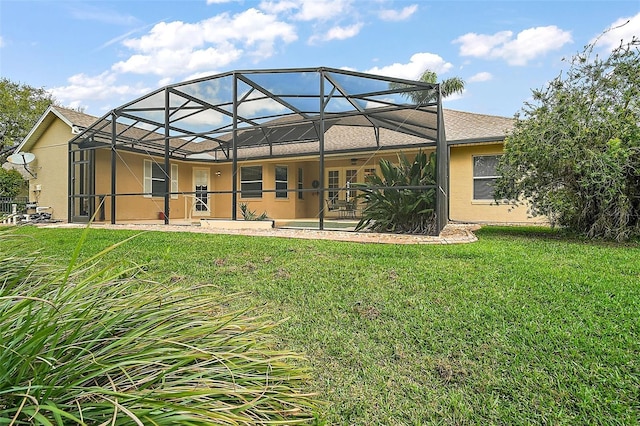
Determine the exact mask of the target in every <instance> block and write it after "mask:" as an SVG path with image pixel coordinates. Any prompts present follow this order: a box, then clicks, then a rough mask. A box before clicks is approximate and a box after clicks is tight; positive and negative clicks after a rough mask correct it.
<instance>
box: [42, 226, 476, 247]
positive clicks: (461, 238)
mask: <svg viewBox="0 0 640 426" xmlns="http://www.w3.org/2000/svg"><path fill="white" fill-rule="evenodd" d="M38 226H41V227H43V228H82V227H85V226H86V225H83V224H68V223H55V224H40V225H38ZM92 227H94V228H96V229H129V230H136V231H164V232H197V233H203V234H226V235H248V236H263V237H278V238H300V239H308V240H333V241H348V242H356V243H377V244H460V243H471V242H474V241H477V238H476V236H475V235H474V233H473V231H474V230H476V229H478V228H479V226H478V225H466V224H449V225H447V226H446V227H445V228H444V229H443V230H442V233H441V234H440V235H439V236H437V237H435V236H426V235H406V234H381V233H375V232H353V231H319V230H316V229H287V228H272V229H214V228H203V227H200V226H185V225H151V224H146V225H136V224H122V225H111V224H94V225H92Z"/></svg>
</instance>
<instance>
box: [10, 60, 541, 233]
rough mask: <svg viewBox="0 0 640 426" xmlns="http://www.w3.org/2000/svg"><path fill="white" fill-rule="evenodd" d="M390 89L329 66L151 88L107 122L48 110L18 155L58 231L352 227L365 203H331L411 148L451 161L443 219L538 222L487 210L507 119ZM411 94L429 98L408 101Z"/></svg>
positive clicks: (508, 209) (443, 183) (509, 209)
mask: <svg viewBox="0 0 640 426" xmlns="http://www.w3.org/2000/svg"><path fill="white" fill-rule="evenodd" d="M391 80H392V79H391ZM303 82H304V85H303V84H302V83H303ZM389 82H390V79H387V78H384V77H379V76H371V75H367V74H360V73H352V72H348V71H343V70H335V69H327V68H321V69H297V70H271V71H251V72H233V73H227V74H222V75H219V76H213V77H210V78H205V79H200V80H194V81H191V82H185V83H180V84H178V85H173V86H168V87H166V88H163V89H159V90H157V91H155V92H152V93H150V94H149V95H147V96H145V97H142V98H140V99H137V100H135V101H132V102H130V103H128V104H126V105H123V106H122V107H120V108H117V109H115V110H113V111H112V112H111V113H109V114H107V115H105V116H103V117H102V118H97V117H93V116H90V115H87V114H83V113H80V112H77V111H73V110H69V109H66V108H61V107H56V106H53V107H51V108H49V109H48V110H47V111H46V112H45V114H44V115H43V116H42V118H41V119H40V120H39V121H38V123H37V124H36V125H35V126H34V128H33V129H32V130H31V132H30V133H29V134H28V136H27V137H26V138H25V140H24V141H23V142H22V144H21V145H20V146H19V147H18V148H17V150H16V152H30V153H33V154H34V155H35V158H36V160H35V161H34V163H33V164H31V165H30V167H31V168H32V170H33V171H34V172H35V173H34V174H35V176H36V177H34V178H31V179H30V182H29V194H30V199H31V201H33V202H37V204H38V205H39V206H42V207H48V208H49V211H50V212H51V214H52V216H53V218H55V219H58V220H62V221H71V222H82V221H87V220H89V219H90V218H91V217H94V218H95V220H97V221H110V222H112V223H117V222H122V221H148V220H161V221H164V222H165V223H170V222H171V221H176V220H180V221H183V220H186V221H194V220H198V219H202V218H219V219H237V218H238V215H239V213H238V208H239V205H240V204H247V205H248V207H249V209H250V210H253V211H256V212H258V213H261V212H266V213H267V214H268V216H269V217H270V218H272V219H277V220H285V219H318V218H319V219H320V224H321V227H322V221H323V219H324V218H334V217H336V218H337V217H354V216H355V217H357V215H358V212H359V208H360V207H361V206H358V205H357V204H355V205H354V204H350V206H351V207H355V209H351V208H350V209H349V211H345V210H344V209H342V208H340V207H339V206H338V205H337V204H336V203H334V201H337V200H343V201H351V203H357V200H355V199H354V196H355V191H354V190H353V189H351V184H353V183H356V182H364V180H365V176H366V175H367V174H370V173H376V169H377V167H378V163H379V160H380V159H382V158H387V159H390V160H391V161H396V160H397V155H398V153H400V152H402V153H404V154H405V155H406V156H407V157H408V158H411V157H412V156H413V155H415V153H416V152H418V150H423V151H436V152H437V154H438V156H439V157H440V158H445V159H446V160H447V161H446V162H444V164H442V163H441V162H439V163H438V166H439V183H438V192H439V196H440V193H442V197H441V198H439V202H440V203H441V205H440V208H439V210H438V212H439V213H440V214H441V216H446V217H443V218H442V219H443V221H444V223H446V222H449V221H459V222H478V223H529V222H532V221H534V219H532V218H530V217H529V216H528V214H527V211H526V207H517V208H514V207H513V206H507V205H495V203H494V202H493V194H492V189H491V183H492V182H493V180H494V179H495V177H496V176H495V166H496V161H497V158H498V156H499V155H500V154H501V153H502V150H503V142H504V139H505V136H506V134H507V133H508V132H509V131H510V129H511V128H512V126H513V119H510V118H505V117H497V116H490V115H482V114H474V113H467V112H462V111H455V110H449V109H444V108H442V107H441V106H440V105H441V103H440V98H439V96H438V87H437V85H426V84H425V83H420V82H410V81H403V80H400V81H396V80H393V82H394V83H398V82H400V83H402V84H403V85H404V86H403V87H404V89H403V90H402V89H401V90H400V91H398V89H397V85H396V86H391V85H390V84H389ZM285 83H286V84H285ZM310 83H315V84H310ZM291 84H293V87H295V90H292V89H289V88H287V87H292V86H290V85H291ZM390 86H391V87H393V88H392V89H390ZM301 87H302V88H301ZM318 87H319V89H318ZM412 90H413V91H418V90H420V91H425V90H433V91H434V97H435V99H434V101H433V102H432V103H430V104H426V105H425V104H421V105H412V104H410V103H407V99H408V98H410V94H411V91H412ZM407 93H408V94H409V95H407ZM444 203H446V205H445V206H443V205H442V204H444ZM538 220H539V219H538Z"/></svg>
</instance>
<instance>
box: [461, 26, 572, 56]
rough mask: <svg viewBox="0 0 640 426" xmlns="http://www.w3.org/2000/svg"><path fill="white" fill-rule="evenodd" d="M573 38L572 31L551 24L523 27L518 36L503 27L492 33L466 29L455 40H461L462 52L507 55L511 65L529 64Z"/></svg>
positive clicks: (463, 53) (463, 54)
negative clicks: (524, 28) (467, 31)
mask: <svg viewBox="0 0 640 426" xmlns="http://www.w3.org/2000/svg"><path fill="white" fill-rule="evenodd" d="M572 41H573V40H572V38H571V32H569V31H564V30H561V29H560V28H558V27H556V26H555V25H550V26H547V27H535V28H529V29H526V30H523V31H521V32H520V33H518V35H517V36H516V37H515V39H514V38H513V33H512V32H511V31H500V32H498V33H495V34H493V35H487V34H476V33H467V34H465V35H463V36H460V37H458V38H457V39H455V40H454V41H453V42H454V43H459V44H460V55H461V56H473V57H477V58H484V59H504V60H505V61H507V63H508V64H509V65H526V64H527V62H529V61H530V60H533V59H536V58H538V57H540V56H543V55H544V54H546V53H547V52H550V51H552V50H557V49H560V48H561V47H562V46H564V45H565V44H567V43H571V42H572Z"/></svg>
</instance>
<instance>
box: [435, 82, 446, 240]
mask: <svg viewBox="0 0 640 426" xmlns="http://www.w3.org/2000/svg"><path fill="white" fill-rule="evenodd" d="M437 114H438V117H437V121H438V136H437V141H436V162H437V172H436V191H437V194H436V215H437V216H436V220H437V231H438V234H440V232H441V231H442V229H443V228H444V227H445V226H446V224H447V223H448V222H449V149H448V146H447V137H446V134H445V131H444V117H443V114H442V92H441V91H440V85H438V108H437Z"/></svg>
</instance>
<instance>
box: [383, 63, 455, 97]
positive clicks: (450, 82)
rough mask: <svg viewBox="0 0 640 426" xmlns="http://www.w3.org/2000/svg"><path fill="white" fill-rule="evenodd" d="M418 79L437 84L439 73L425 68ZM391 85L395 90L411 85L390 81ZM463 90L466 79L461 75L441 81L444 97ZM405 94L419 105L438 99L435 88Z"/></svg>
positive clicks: (441, 90) (441, 91)
mask: <svg viewBox="0 0 640 426" xmlns="http://www.w3.org/2000/svg"><path fill="white" fill-rule="evenodd" d="M418 80H419V81H422V82H423V83H431V84H436V83H437V82H438V75H437V74H436V73H435V72H433V71H431V70H425V71H424V72H423V73H422V75H421V76H420V78H419V79H418ZM389 86H390V88H391V89H395V90H398V89H404V88H407V87H411V86H408V85H406V84H404V83H390V85H389ZM463 91H464V81H463V80H462V79H461V78H460V77H451V78H448V79H446V80H442V81H441V82H440V93H441V94H442V97H443V98H446V97H449V96H451V95H453V94H455V93H462V92H463ZM404 95H405V96H406V97H408V98H409V99H411V100H412V101H413V102H414V103H416V104H418V105H422V104H426V103H429V102H433V101H434V100H435V99H436V92H435V91H433V90H413V91H409V92H405V93H404Z"/></svg>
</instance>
